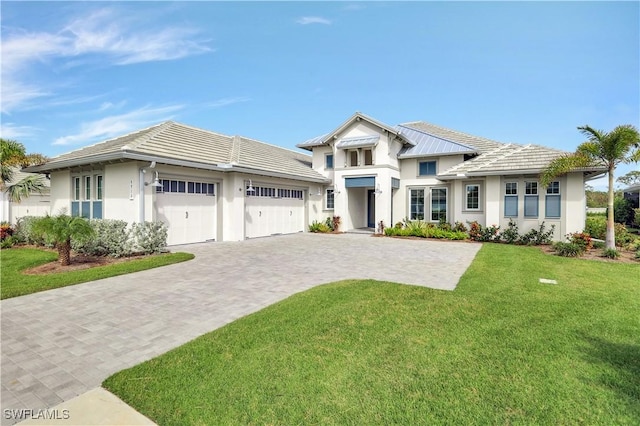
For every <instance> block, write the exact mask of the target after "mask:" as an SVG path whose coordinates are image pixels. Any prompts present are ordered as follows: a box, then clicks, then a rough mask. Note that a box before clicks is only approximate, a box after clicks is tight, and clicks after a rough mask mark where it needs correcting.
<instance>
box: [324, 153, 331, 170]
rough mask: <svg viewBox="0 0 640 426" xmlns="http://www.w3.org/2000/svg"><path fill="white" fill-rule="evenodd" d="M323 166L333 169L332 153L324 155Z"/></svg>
mask: <svg viewBox="0 0 640 426" xmlns="http://www.w3.org/2000/svg"><path fill="white" fill-rule="evenodd" d="M324 168H325V169H333V154H326V155H325V156H324Z"/></svg>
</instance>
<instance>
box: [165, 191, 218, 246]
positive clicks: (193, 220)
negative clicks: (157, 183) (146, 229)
mask: <svg viewBox="0 0 640 426" xmlns="http://www.w3.org/2000/svg"><path fill="white" fill-rule="evenodd" d="M161 183H162V184H163V187H162V188H159V190H161V192H158V193H157V194H156V207H157V218H158V220H160V221H162V222H164V223H166V224H167V227H168V237H167V244H168V245H175V244H188V243H197V242H203V241H208V240H215V239H216V197H215V184H213V183H207V182H194V181H182V180H163V181H161Z"/></svg>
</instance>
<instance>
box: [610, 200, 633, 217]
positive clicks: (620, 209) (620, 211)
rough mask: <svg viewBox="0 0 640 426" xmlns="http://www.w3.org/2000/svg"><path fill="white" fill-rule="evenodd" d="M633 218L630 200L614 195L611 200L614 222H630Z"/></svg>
mask: <svg viewBox="0 0 640 426" xmlns="http://www.w3.org/2000/svg"><path fill="white" fill-rule="evenodd" d="M633 219H634V212H633V207H632V206H631V202H630V201H629V200H627V199H626V198H623V197H616V198H615V199H614V200H613V220H614V221H615V222H616V223H631V222H633Z"/></svg>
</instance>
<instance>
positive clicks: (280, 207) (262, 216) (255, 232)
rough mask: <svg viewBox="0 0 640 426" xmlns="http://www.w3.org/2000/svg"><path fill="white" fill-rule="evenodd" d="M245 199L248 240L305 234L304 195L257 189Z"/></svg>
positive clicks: (291, 190)
mask: <svg viewBox="0 0 640 426" xmlns="http://www.w3.org/2000/svg"><path fill="white" fill-rule="evenodd" d="M246 194H247V196H246V198H245V236H246V238H255V237H265V236H269V235H276V234H293V233H295V232H302V231H304V192H303V191H301V190H298V189H289V188H278V187H266V186H256V187H254V192H253V193H251V192H247V193H246Z"/></svg>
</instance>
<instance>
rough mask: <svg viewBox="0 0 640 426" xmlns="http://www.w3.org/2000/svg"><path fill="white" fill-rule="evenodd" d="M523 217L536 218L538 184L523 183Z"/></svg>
mask: <svg viewBox="0 0 640 426" xmlns="http://www.w3.org/2000/svg"><path fill="white" fill-rule="evenodd" d="M524 217H538V182H525V183H524Z"/></svg>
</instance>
